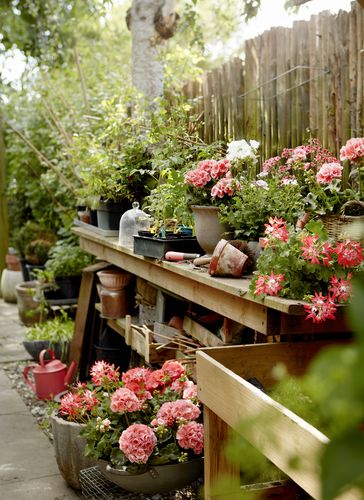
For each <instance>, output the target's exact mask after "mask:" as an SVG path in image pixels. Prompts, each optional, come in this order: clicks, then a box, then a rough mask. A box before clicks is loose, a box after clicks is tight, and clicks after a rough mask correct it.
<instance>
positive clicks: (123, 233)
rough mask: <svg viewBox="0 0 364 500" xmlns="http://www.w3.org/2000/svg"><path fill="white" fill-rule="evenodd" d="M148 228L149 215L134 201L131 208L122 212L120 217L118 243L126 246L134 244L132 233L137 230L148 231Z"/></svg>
mask: <svg viewBox="0 0 364 500" xmlns="http://www.w3.org/2000/svg"><path fill="white" fill-rule="evenodd" d="M149 229H150V217H149V215H148V214H146V213H145V212H143V210H140V209H139V203H138V202H137V201H135V202H134V203H133V208H131V209H130V210H127V211H126V212H124V214H123V215H122V216H121V217H120V225H119V245H121V246H123V247H127V248H133V246H134V234H138V231H148V230H149Z"/></svg>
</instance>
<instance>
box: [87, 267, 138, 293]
mask: <svg viewBox="0 0 364 500" xmlns="http://www.w3.org/2000/svg"><path fill="white" fill-rule="evenodd" d="M96 274H97V276H98V278H99V280H100V283H101V285H102V286H104V287H105V288H108V289H109V290H121V289H122V288H125V287H126V286H128V285H129V283H130V281H131V279H132V277H133V275H132V274H131V273H127V272H126V271H123V270H122V269H104V270H102V271H98V272H97V273H96Z"/></svg>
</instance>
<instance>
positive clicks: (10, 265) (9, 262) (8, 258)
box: [5, 253, 21, 271]
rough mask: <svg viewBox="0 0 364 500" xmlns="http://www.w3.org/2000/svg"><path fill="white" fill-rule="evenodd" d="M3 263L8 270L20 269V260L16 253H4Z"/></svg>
mask: <svg viewBox="0 0 364 500" xmlns="http://www.w3.org/2000/svg"><path fill="white" fill-rule="evenodd" d="M5 263H6V267H7V269H9V271H20V269H21V268H20V260H19V257H18V256H17V255H13V254H10V253H8V254H6V255H5Z"/></svg>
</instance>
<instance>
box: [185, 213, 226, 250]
mask: <svg viewBox="0 0 364 500" xmlns="http://www.w3.org/2000/svg"><path fill="white" fill-rule="evenodd" d="M191 208H192V212H193V214H194V216H195V234H196V238H197V241H198V243H199V245H200V246H201V248H202V249H203V250H204V251H205V252H206V255H207V256H209V255H212V252H213V251H214V249H215V247H216V245H217V243H218V242H219V240H221V238H222V237H223V236H224V235H225V234H226V233H227V231H228V229H227V227H226V226H224V225H223V224H221V222H220V221H219V208H218V207H212V206H206V207H205V206H199V205H193V206H192V207H191Z"/></svg>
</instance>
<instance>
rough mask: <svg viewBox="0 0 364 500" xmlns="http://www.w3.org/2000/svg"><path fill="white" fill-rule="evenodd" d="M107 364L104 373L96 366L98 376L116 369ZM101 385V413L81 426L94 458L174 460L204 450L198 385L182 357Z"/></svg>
mask: <svg viewBox="0 0 364 500" xmlns="http://www.w3.org/2000/svg"><path fill="white" fill-rule="evenodd" d="M103 368H104V372H103V373H102V370H101V366H98V367H96V368H95V367H93V368H92V369H91V373H92V374H93V376H94V375H95V373H97V374H98V378H97V380H99V379H101V380H104V379H105V373H106V374H107V373H110V374H111V371H110V367H107V366H105V365H103ZM106 378H107V377H106ZM97 390H98V396H99V398H101V402H100V405H99V407H98V410H97V414H95V417H94V418H93V419H91V420H90V421H89V422H88V423H87V426H86V429H85V430H84V431H82V433H83V436H84V437H86V440H87V444H88V447H87V449H88V453H89V454H90V455H91V456H93V457H94V458H104V459H110V460H111V461H112V463H113V464H114V465H129V464H146V463H150V464H153V463H160V461H161V460H162V461H163V463H169V462H171V463H175V462H176V461H185V460H188V459H189V458H193V456H195V455H197V454H200V453H202V449H203V426H202V423H201V422H200V420H201V409H200V407H199V402H198V399H197V389H196V385H195V384H194V382H193V381H192V380H190V379H189V378H188V376H187V372H186V368H185V366H184V365H183V364H182V363H180V362H179V361H176V360H169V361H166V362H165V363H164V364H163V365H162V366H161V368H159V369H155V370H152V369H151V368H146V367H136V368H132V369H130V370H128V371H126V372H124V373H123V374H122V376H121V380H119V381H118V382H117V383H116V384H114V385H113V387H112V388H107V389H106V391H105V390H104V387H103V388H101V387H98V388H97ZM184 427H186V428H184ZM177 433H178V435H179V436H180V437H177Z"/></svg>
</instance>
